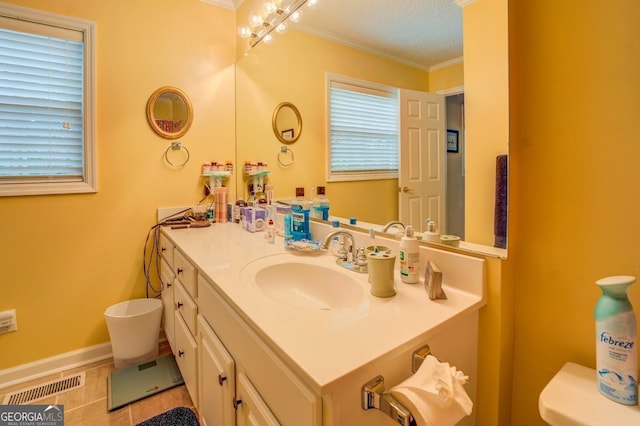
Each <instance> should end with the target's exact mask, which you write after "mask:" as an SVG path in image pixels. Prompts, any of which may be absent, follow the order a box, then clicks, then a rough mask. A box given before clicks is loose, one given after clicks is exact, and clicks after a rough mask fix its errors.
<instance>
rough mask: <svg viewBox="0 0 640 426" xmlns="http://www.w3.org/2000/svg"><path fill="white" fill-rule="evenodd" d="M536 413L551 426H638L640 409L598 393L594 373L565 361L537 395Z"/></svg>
mask: <svg viewBox="0 0 640 426" xmlns="http://www.w3.org/2000/svg"><path fill="white" fill-rule="evenodd" d="M538 410H539V411H540V416H541V417H542V420H544V421H545V422H547V423H548V424H550V425H553V426H578V425H580V426H602V425H620V426H623V425H640V407H639V406H637V405H623V404H619V403H617V402H614V401H611V400H610V399H608V398H607V397H605V396H604V395H602V394H601V393H600V392H599V391H598V386H597V383H596V370H594V369H592V368H587V367H584V366H582V365H578V364H574V363H572V362H567V363H566V364H565V365H564V366H563V367H562V368H561V369H560V371H559V372H558V373H557V374H556V375H555V376H554V377H553V379H551V381H550V382H549V383H548V384H547V386H545V388H544V389H543V390H542V392H540V398H539V399H538Z"/></svg>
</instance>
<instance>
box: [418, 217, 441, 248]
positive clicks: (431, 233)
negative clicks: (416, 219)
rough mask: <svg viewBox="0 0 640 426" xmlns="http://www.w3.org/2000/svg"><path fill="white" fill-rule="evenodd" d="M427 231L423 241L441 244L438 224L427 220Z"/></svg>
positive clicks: (423, 235)
mask: <svg viewBox="0 0 640 426" xmlns="http://www.w3.org/2000/svg"><path fill="white" fill-rule="evenodd" d="M426 225H427V226H426V228H427V229H426V230H425V231H424V233H423V234H422V241H428V242H430V243H439V242H440V232H438V228H437V227H436V223H435V222H434V221H433V220H431V219H427V220H426Z"/></svg>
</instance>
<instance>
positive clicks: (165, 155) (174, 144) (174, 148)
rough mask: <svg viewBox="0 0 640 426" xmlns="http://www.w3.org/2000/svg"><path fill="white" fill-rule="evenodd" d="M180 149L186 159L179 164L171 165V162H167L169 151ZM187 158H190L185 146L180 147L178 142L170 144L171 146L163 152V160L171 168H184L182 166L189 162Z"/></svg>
mask: <svg viewBox="0 0 640 426" xmlns="http://www.w3.org/2000/svg"><path fill="white" fill-rule="evenodd" d="M181 149H184V151H185V152H186V153H187V158H186V159H185V160H184V161H183V162H182V163H181V164H173V163H172V162H171V160H169V150H171V151H179V150H181ZM189 157H190V154H189V150H188V149H187V147H186V146H184V145H182V144H181V143H180V142H171V145H169V147H168V148H167V150H166V151H165V152H164V159H165V160H167V163H169V164H170V165H171V166H173V167H184V165H185V164H187V163H188V162H189Z"/></svg>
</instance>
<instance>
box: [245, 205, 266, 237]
mask: <svg viewBox="0 0 640 426" xmlns="http://www.w3.org/2000/svg"><path fill="white" fill-rule="evenodd" d="M266 218H267V211H266V210H265V209H261V208H259V207H240V224H241V225H242V227H243V228H244V229H246V230H247V231H249V232H258V231H264V227H265V220H266Z"/></svg>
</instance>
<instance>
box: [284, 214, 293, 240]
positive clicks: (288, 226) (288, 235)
mask: <svg viewBox="0 0 640 426" xmlns="http://www.w3.org/2000/svg"><path fill="white" fill-rule="evenodd" d="M282 221H283V228H284V243H285V244H286V243H287V241H290V240H292V239H293V233H292V232H293V228H292V223H291V215H290V214H286V215H284V217H283V218H282Z"/></svg>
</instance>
